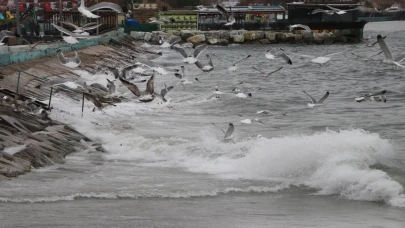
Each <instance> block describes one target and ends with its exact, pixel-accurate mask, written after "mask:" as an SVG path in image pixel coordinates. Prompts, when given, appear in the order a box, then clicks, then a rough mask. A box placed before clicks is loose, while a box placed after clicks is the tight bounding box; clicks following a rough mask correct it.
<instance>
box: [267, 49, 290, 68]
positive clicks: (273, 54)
mask: <svg viewBox="0 0 405 228" xmlns="http://www.w3.org/2000/svg"><path fill="white" fill-rule="evenodd" d="M265 57H266V58H267V59H276V58H282V59H284V61H285V62H286V63H288V64H290V65H292V61H291V59H290V57H288V55H287V54H286V53H285V52H284V50H283V49H281V48H280V49H279V50H278V51H276V50H274V49H272V50H268V51H267V53H266V54H265Z"/></svg>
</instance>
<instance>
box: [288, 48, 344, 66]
mask: <svg viewBox="0 0 405 228" xmlns="http://www.w3.org/2000/svg"><path fill="white" fill-rule="evenodd" d="M346 51H347V50H346ZM346 51H340V52H336V53H332V54H328V55H325V56H319V57H316V56H313V55H301V54H295V53H290V54H292V55H297V56H301V57H305V58H311V62H313V63H316V64H319V65H324V64H326V63H327V62H329V61H330V60H331V59H332V56H334V55H337V54H341V53H343V52H346Z"/></svg>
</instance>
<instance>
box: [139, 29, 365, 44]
mask: <svg viewBox="0 0 405 228" xmlns="http://www.w3.org/2000/svg"><path fill="white" fill-rule="evenodd" d="M131 36H132V37H133V38H135V39H137V40H145V41H146V42H149V43H151V44H158V42H159V36H163V37H172V36H179V37H181V39H182V41H183V42H188V43H191V44H193V45H194V46H196V45H198V44H202V43H206V44H209V45H224V46H226V45H228V44H231V43H237V44H243V43H248V44H277V43H290V44H326V45H328V44H334V43H358V42H360V40H359V39H357V38H354V37H351V36H344V35H341V34H340V32H339V31H337V32H335V33H328V32H322V33H308V32H307V33H305V32H304V33H291V32H273V31H246V30H232V31H228V30H220V31H189V30H182V31H168V32H160V31H156V32H135V31H132V32H131Z"/></svg>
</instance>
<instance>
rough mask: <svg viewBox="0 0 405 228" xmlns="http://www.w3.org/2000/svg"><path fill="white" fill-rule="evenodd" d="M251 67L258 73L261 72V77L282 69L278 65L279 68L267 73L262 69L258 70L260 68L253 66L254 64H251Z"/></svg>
mask: <svg viewBox="0 0 405 228" xmlns="http://www.w3.org/2000/svg"><path fill="white" fill-rule="evenodd" d="M252 68H253V69H255V70H257V71H259V72H260V73H262V74H263V77H268V76H270V75H271V74H273V73H276V72H277V71H279V70H281V69H283V67H279V68H278V69H276V70H273V71H271V72H269V73H266V72H264V71H262V70H260V69H258V68H256V67H254V66H252Z"/></svg>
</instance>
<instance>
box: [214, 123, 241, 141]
mask: <svg viewBox="0 0 405 228" xmlns="http://www.w3.org/2000/svg"><path fill="white" fill-rule="evenodd" d="M212 124H213V125H214V126H215V127H217V128H219V129H220V130H221V131H222V132H223V133H224V134H225V135H224V139H230V138H231V137H232V133H233V131H234V130H235V127H234V126H233V123H229V125H228V130H227V131H226V132H225V131H224V130H222V128H220V127H218V126H217V125H216V124H214V123H212Z"/></svg>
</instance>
